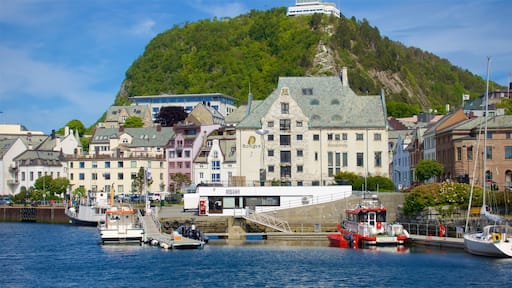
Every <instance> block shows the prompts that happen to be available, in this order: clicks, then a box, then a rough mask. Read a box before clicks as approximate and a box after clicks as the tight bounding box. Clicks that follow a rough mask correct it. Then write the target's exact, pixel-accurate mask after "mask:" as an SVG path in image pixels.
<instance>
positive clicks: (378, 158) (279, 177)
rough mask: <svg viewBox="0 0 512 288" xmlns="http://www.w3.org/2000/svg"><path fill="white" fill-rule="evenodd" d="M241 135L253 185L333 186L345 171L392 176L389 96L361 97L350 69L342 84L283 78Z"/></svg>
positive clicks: (241, 165) (243, 172)
mask: <svg viewBox="0 0 512 288" xmlns="http://www.w3.org/2000/svg"><path fill="white" fill-rule="evenodd" d="M251 110H252V109H251ZM236 131H237V160H238V163H237V164H238V175H239V176H245V178H246V181H247V184H248V185H251V183H253V184H254V185H256V184H257V185H261V184H265V185H270V183H272V182H281V184H286V185H292V186H303V185H304V186H308V185H313V186H316V185H329V184H331V183H333V179H334V178H333V176H334V175H335V174H336V173H338V172H340V171H347V172H354V173H356V174H358V175H362V176H364V175H374V176H376V175H379V176H384V177H388V162H389V160H388V157H389V156H388V150H387V146H388V139H387V121H386V112H385V103H384V97H383V95H380V96H357V95H356V94H355V93H354V92H353V91H352V89H350V87H349V85H348V77H347V70H346V69H345V68H344V69H343V73H342V77H341V80H340V78H338V77H281V78H280V79H279V83H278V87H277V89H276V90H275V91H274V92H272V93H271V94H270V95H269V96H268V97H267V98H266V99H265V100H264V101H263V102H262V103H261V104H260V105H258V106H257V107H255V108H254V110H252V111H251V113H250V114H249V115H248V116H247V117H245V118H244V119H243V120H242V121H241V122H240V123H238V125H237V126H236Z"/></svg>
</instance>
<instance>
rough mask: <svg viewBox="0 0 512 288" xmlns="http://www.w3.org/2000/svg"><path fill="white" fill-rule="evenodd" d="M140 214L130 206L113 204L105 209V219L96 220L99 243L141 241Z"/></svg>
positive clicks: (142, 229)
mask: <svg viewBox="0 0 512 288" xmlns="http://www.w3.org/2000/svg"><path fill="white" fill-rule="evenodd" d="M139 217H140V215H139V213H138V212H137V211H135V209H133V208H132V207H130V206H114V207H111V208H110V209H109V210H107V212H106V214H105V219H104V220H102V221H100V222H98V231H99V234H100V237H101V243H102V244H107V243H120V244H125V243H126V244H128V243H136V244H142V243H143V236H144V228H143V227H142V223H141V222H140V218H139Z"/></svg>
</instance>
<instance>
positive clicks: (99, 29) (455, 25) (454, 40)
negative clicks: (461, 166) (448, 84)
mask: <svg viewBox="0 0 512 288" xmlns="http://www.w3.org/2000/svg"><path fill="white" fill-rule="evenodd" d="M324 2H333V3H335V4H336V5H337V6H338V8H340V10H341V13H342V14H343V15H344V16H346V17H352V16H354V17H355V18H356V19H359V20H362V19H367V20H368V22H369V23H370V25H372V26H376V27H377V28H378V29H379V31H380V33H381V35H383V36H386V37H388V38H389V39H391V40H394V41H399V42H401V43H402V44H404V45H406V46H414V47H417V48H420V49H422V50H424V51H428V52H431V53H433V54H436V55H438V56H440V57H442V58H445V59H448V61H450V62H451V63H452V64H453V65H455V66H458V67H460V68H462V69H467V70H469V71H471V72H472V73H474V74H476V75H478V76H481V77H482V78H484V79H485V78H486V77H487V74H486V71H487V59H488V58H489V57H490V59H491V61H490V66H489V67H490V69H489V71H490V73H489V77H490V79H491V80H493V81H495V82H497V83H499V84H501V85H507V83H508V82H509V79H510V77H511V74H510V73H511V72H512V37H511V36H510V35H511V34H510V31H512V29H511V28H512V21H508V18H509V12H510V11H511V10H512V9H511V8H512V1H510V0H472V1H467V0H450V1H446V0H429V1H416V0H393V1H385V0H330V1H329V0H328V1H324ZM293 4H295V1H294V0H211V1H208V0H187V1H181V0H145V1H139V0H137V1H136V0H0V112H1V113H0V123H2V124H5V123H8V124H22V125H24V126H25V127H27V129H29V130H36V131H43V132H45V133H47V134H49V133H50V132H51V130H52V129H55V130H57V129H59V128H61V127H63V126H64V125H66V123H67V122H69V121H70V120H73V119H78V120H80V121H82V123H84V125H85V126H86V127H89V126H90V125H92V124H94V123H95V121H96V120H97V119H98V118H99V117H100V116H101V115H102V114H103V113H104V112H105V111H106V110H107V109H108V107H109V106H110V105H112V103H113V102H114V99H115V97H116V94H117V92H118V91H119V89H120V87H121V84H122V81H123V80H124V77H125V72H126V70H127V69H128V68H129V67H130V65H131V64H132V63H133V62H134V61H135V60H136V59H137V58H138V57H139V56H140V55H142V54H143V52H144V48H145V46H146V45H147V44H148V43H149V42H150V40H151V39H152V38H154V37H155V36H156V35H158V34H159V33H162V32H165V31H166V30H168V29H171V28H172V27H173V26H175V25H183V24H184V23H187V22H194V21H197V20H201V19H212V18H213V17H217V18H221V17H235V16H238V15H240V14H244V13H247V12H249V11H250V10H252V9H256V10H268V9H270V8H273V7H280V6H291V5H293ZM490 88H491V89H492V87H490ZM219 92H221V93H222V91H219ZM484 92H485V91H482V93H484ZM0 133H1V131H0Z"/></svg>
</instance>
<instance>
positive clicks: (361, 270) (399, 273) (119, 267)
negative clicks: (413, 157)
mask: <svg viewBox="0 0 512 288" xmlns="http://www.w3.org/2000/svg"><path fill="white" fill-rule="evenodd" d="M0 243H1V245H0V265H1V267H0V271H1V276H0V287H506V286H508V285H510V283H512V259H492V258H484V257H477V256H473V255H469V254H466V253H465V252H464V251H462V250H439V249H437V248H432V249H430V248H417V247H410V248H408V249H406V250H405V251H397V250H396V249H384V250H366V249H359V250H351V249H340V248H329V247H327V242H323V241H322V242H311V241H267V240H254V241H243V242H240V241H238V242H233V241H226V240H216V241H211V243H210V244H209V245H207V246H206V247H205V248H204V249H201V250H164V249H161V248H157V247H151V246H138V245H131V246H126V245H125V246H122V245H107V246H102V245H101V244H100V241H99V235H98V232H97V231H96V229H95V228H86V227H77V226H71V225H59V224H36V223H0Z"/></svg>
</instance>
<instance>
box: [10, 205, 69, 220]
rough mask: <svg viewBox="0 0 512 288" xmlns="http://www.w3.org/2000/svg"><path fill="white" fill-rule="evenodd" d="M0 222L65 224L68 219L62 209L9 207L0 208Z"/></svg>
mask: <svg viewBox="0 0 512 288" xmlns="http://www.w3.org/2000/svg"><path fill="white" fill-rule="evenodd" d="M0 221H2V222H37V223H52V224H67V223H69V219H68V217H67V216H66V214H65V213H64V207H9V206H0Z"/></svg>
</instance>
